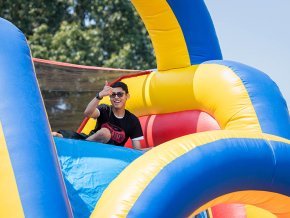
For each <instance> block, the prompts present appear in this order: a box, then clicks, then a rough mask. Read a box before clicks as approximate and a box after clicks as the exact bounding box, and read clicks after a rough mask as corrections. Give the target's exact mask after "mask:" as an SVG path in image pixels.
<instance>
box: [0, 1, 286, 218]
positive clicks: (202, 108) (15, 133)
mask: <svg viewBox="0 0 290 218" xmlns="http://www.w3.org/2000/svg"><path fill="white" fill-rule="evenodd" d="M132 3H133V4H134V6H135V8H136V9H137V11H138V13H139V14H140V16H141V18H142V20H143V22H144V23H145V26H146V28H147V30H148V32H149V34H150V37H151V40H152V43H153V46H154V49H155V54H156V58H157V69H156V70H153V71H151V72H149V71H146V72H144V73H139V74H136V75H130V76H128V77H122V78H120V80H122V81H124V82H125V83H127V84H128V86H129V90H130V94H131V98H130V100H129V101H128V102H127V106H128V107H127V108H128V109H129V110H130V111H132V112H133V113H135V114H136V115H137V116H138V117H139V118H140V121H141V123H142V128H143V132H144V136H145V140H144V142H143V144H142V146H143V147H153V148H152V149H150V150H149V151H148V152H145V153H144V152H142V151H135V150H133V149H130V148H123V147H115V146H111V145H104V144H99V143H92V142H86V141H78V140H70V139H58V138H55V139H53V138H52V136H51V134H50V126H49V122H48V119H47V115H46V111H45V109H44V105H43V100H42V97H41V94H40V91H39V87H38V84H37V80H36V77H35V73H34V67H33V62H32V58H31V53H30V50H29V47H28V45H27V42H26V39H25V36H24V35H23V34H22V33H21V32H20V31H19V30H18V29H17V28H16V27H14V26H13V24H11V23H9V22H8V21H6V20H3V19H0V26H1V28H0V31H1V34H0V43H1V46H0V63H1V65H0V99H1V100H0V161H1V165H0V166H1V167H0V175H1V180H0V193H1V195H0V216H1V217H88V216H91V217H138V218H139V217H144V218H148V217H214V218H220V217H239V218H244V217H266V218H267V217H269V218H270V217H279V218H287V217H290V209H289V208H290V207H289V205H290V176H289V168H290V158H289V156H290V118H289V111H288V108H287V105H286V102H285V100H284V98H283V96H282V95H281V93H280V90H279V88H278V87H277V85H276V84H275V83H274V82H273V81H272V80H271V79H270V78H269V77H268V76H267V75H266V74H264V73H263V72H261V71H259V70H257V69H255V68H252V67H250V66H247V65H245V64H242V63H237V62H234V61H227V60H223V59H222V54H221V50H220V47H219V43H218V39H217V36H216V33H215V30H214V26H213V24H212V21H211V18H210V15H209V13H208V10H207V8H206V6H205V4H204V2H203V0H195V1H191V0H184V1H178V0H167V1H165V0H146V1H144V0H132ZM111 82H113V81H111ZM103 103H109V101H108V99H104V100H103ZM94 125H95V123H94V121H93V120H87V119H86V120H85V121H84V122H83V125H82V126H81V128H79V131H82V132H87V131H89V130H90V129H91V128H93V127H94ZM126 146H127V147H130V143H128V144H127V145H126Z"/></svg>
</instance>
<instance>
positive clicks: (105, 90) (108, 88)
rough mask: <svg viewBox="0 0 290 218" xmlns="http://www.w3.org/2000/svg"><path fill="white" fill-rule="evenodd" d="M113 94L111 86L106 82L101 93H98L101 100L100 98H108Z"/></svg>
mask: <svg viewBox="0 0 290 218" xmlns="http://www.w3.org/2000/svg"><path fill="white" fill-rule="evenodd" d="M112 92H113V88H112V87H111V86H109V83H108V81H106V82H105V86H104V88H103V90H102V91H100V93H99V96H100V97H101V98H102V97H105V96H109V95H111V94H112Z"/></svg>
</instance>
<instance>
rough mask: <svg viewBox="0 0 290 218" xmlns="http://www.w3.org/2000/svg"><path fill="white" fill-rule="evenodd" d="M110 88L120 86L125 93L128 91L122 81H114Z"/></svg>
mask: <svg viewBox="0 0 290 218" xmlns="http://www.w3.org/2000/svg"><path fill="white" fill-rule="evenodd" d="M111 87H112V88H122V89H123V90H124V91H125V92H126V94H128V93H129V90H128V86H127V85H126V84H125V83H123V82H115V83H114V84H112V85H111Z"/></svg>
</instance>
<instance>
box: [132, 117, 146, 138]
mask: <svg viewBox="0 0 290 218" xmlns="http://www.w3.org/2000/svg"><path fill="white" fill-rule="evenodd" d="M132 126H133V128H132V134H131V136H130V138H131V139H132V140H142V139H144V136H143V131H142V127H141V124H140V121H139V119H138V118H137V117H134V123H133V125H132Z"/></svg>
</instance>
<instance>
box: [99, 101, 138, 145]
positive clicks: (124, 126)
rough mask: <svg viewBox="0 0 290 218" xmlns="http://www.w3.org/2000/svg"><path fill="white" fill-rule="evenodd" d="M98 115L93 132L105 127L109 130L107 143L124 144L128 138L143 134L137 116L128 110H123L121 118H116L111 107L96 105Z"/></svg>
mask: <svg viewBox="0 0 290 218" xmlns="http://www.w3.org/2000/svg"><path fill="white" fill-rule="evenodd" d="M98 109H99V111H100V116H99V117H98V118H97V125H96V128H95V129H94V132H96V131H98V130H99V129H101V128H102V127H106V128H108V129H109V130H110V132H111V135H112V137H111V140H110V141H109V142H108V143H109V144H114V145H121V146H122V145H124V144H125V143H126V141H127V140H128V138H129V137H130V138H131V139H135V138H139V137H142V136H143V132H142V128H141V125H140V122H139V120H138V118H137V117H136V116H135V115H134V114H132V113H131V112H130V111H128V110H125V115H124V117H123V118H117V117H116V116H115V115H114V113H113V111H112V108H111V107H110V106H108V105H106V104H101V105H99V106H98Z"/></svg>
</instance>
